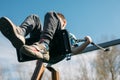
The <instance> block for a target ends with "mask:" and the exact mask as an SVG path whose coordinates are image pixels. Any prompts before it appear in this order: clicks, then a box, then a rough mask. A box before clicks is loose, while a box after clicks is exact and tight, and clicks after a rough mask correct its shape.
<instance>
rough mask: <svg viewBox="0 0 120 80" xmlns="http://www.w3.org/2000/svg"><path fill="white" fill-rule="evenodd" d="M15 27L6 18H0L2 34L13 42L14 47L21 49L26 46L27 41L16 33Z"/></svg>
mask: <svg viewBox="0 0 120 80" xmlns="http://www.w3.org/2000/svg"><path fill="white" fill-rule="evenodd" d="M14 26H15V25H14V24H13V23H12V21H11V20H9V19H8V18H6V17H2V18H0V31H1V32H2V34H3V35H4V36H5V37H6V38H7V39H8V40H10V41H11V43H12V45H13V46H14V47H15V48H17V49H20V47H21V46H22V45H24V44H25V39H24V37H23V36H21V35H19V34H18V33H17V31H16V28H15V27H14Z"/></svg>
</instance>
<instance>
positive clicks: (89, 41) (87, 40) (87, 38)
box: [84, 36, 93, 44]
mask: <svg viewBox="0 0 120 80" xmlns="http://www.w3.org/2000/svg"><path fill="white" fill-rule="evenodd" d="M84 39H85V40H86V42H87V43H89V44H90V43H92V42H93V41H92V38H91V37H90V36H86V37H85V38H84Z"/></svg>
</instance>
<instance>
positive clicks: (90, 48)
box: [82, 39, 120, 53]
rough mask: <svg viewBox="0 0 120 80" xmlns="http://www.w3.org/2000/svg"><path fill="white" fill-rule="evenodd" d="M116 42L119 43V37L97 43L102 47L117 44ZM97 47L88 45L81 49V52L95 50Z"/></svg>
mask: <svg viewBox="0 0 120 80" xmlns="http://www.w3.org/2000/svg"><path fill="white" fill-rule="evenodd" d="M118 44H120V39H116V40H112V41H108V42H104V43H100V44H98V45H99V46H101V47H103V48H107V47H110V46H115V45H118ZM97 49H99V48H97V47H96V46H89V47H87V48H86V49H85V50H83V51H82V53H85V52H89V51H93V50H97Z"/></svg>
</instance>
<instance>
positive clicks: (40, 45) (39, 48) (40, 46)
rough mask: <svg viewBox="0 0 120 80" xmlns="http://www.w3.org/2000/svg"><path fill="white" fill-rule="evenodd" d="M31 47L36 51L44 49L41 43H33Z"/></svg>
mask: <svg viewBox="0 0 120 80" xmlns="http://www.w3.org/2000/svg"><path fill="white" fill-rule="evenodd" d="M33 46H34V47H35V48H36V49H38V50H41V49H43V50H44V49H45V45H44V44H43V43H34V45H33Z"/></svg>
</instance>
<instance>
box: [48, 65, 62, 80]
mask: <svg viewBox="0 0 120 80" xmlns="http://www.w3.org/2000/svg"><path fill="white" fill-rule="evenodd" d="M47 69H48V70H49V71H51V75H52V80H60V78H59V72H58V71H57V70H55V69H54V68H53V67H47Z"/></svg>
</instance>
